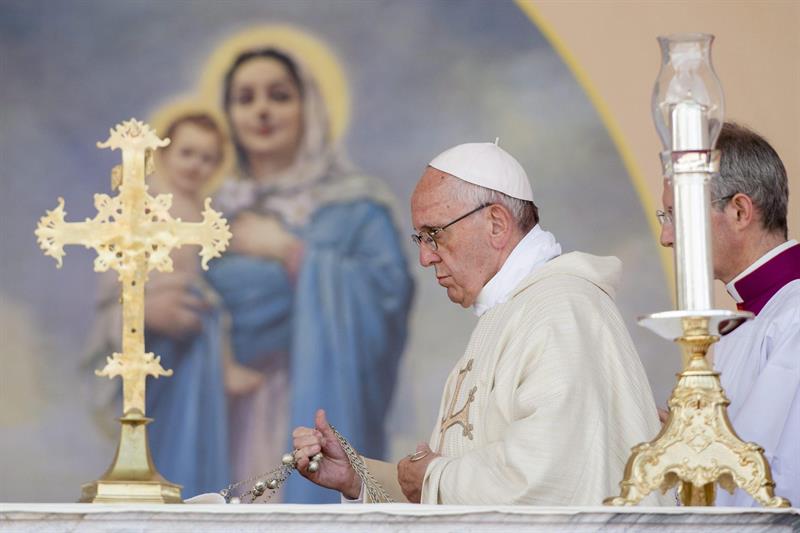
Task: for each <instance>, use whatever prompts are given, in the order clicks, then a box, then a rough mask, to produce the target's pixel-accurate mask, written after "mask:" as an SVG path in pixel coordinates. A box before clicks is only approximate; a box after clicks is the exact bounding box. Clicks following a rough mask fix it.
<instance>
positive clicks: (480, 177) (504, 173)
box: [429, 143, 533, 202]
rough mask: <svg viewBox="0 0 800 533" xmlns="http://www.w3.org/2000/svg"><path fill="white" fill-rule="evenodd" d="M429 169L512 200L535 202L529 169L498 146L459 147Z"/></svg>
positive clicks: (444, 153)
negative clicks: (498, 193)
mask: <svg viewBox="0 0 800 533" xmlns="http://www.w3.org/2000/svg"><path fill="white" fill-rule="evenodd" d="M429 166H431V167H433V168H435V169H437V170H441V171H442V172H446V173H447V174H450V175H451V176H455V177H456V178H458V179H461V180H464V181H467V182H469V183H473V184H475V185H480V186H481V187H486V188H487V189H492V190H493V191H498V192H501V193H503V194H507V195H508V196H511V197H512V198H517V199H519V200H527V201H530V202H532V201H533V190H532V189H531V183H530V181H528V175H527V174H526V173H525V169H524V168H522V165H520V164H519V162H518V161H517V160H516V159H514V157H513V156H512V155H511V154H509V153H508V152H506V151H505V150H503V149H502V148H500V147H499V146H497V144H496V143H466V144H459V145H458V146H455V147H453V148H450V149H449V150H446V151H444V152H442V153H441V154H439V155H437V156H436V157H434V158H433V160H432V161H431V162H430V163H429Z"/></svg>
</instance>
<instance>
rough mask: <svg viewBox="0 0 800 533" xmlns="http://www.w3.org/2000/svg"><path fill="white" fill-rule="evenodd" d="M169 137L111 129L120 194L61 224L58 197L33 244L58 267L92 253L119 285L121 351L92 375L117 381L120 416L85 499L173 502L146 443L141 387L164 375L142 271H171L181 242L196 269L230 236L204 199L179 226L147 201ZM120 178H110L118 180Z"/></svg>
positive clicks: (171, 487) (133, 125)
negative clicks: (107, 457)
mask: <svg viewBox="0 0 800 533" xmlns="http://www.w3.org/2000/svg"><path fill="white" fill-rule="evenodd" d="M169 142H170V141H169V139H163V140H162V139H159V138H158V136H156V134H155V132H154V131H153V130H152V129H151V128H150V127H149V126H148V125H147V124H145V123H143V122H140V121H137V120H135V119H131V120H128V121H126V122H123V123H122V124H119V125H117V126H116V128H114V129H112V130H111V131H110V136H109V138H108V140H106V141H105V142H103V143H97V146H98V148H111V149H112V150H116V149H120V150H121V151H122V183H121V185H120V186H119V194H118V195H117V196H115V197H110V196H108V195H106V194H95V196H94V205H95V207H96V208H97V215H96V216H95V217H94V218H93V219H87V220H86V221H84V222H70V223H68V222H65V221H64V218H65V215H66V212H65V211H64V200H63V199H62V198H59V199H58V207H56V208H55V209H53V210H52V211H48V212H47V214H46V215H45V216H43V217H42V218H41V220H40V221H39V224H38V226H37V228H36V237H37V239H38V242H39V246H40V247H41V248H42V250H43V251H44V253H45V255H49V256H50V257H53V258H54V259H55V260H56V262H57V263H58V267H59V268H60V267H61V265H62V259H63V257H64V245H66V244H82V245H84V246H86V247H87V248H94V249H95V250H96V251H97V257H96V258H95V261H94V269H95V271H96V272H105V271H107V270H108V269H113V270H115V271H117V273H118V274H119V281H120V282H121V283H122V298H121V303H122V351H121V353H114V354H113V355H111V356H110V357H108V358H107V363H106V365H105V367H104V368H103V369H102V370H96V371H95V373H96V374H97V375H98V376H107V377H108V378H109V379H111V378H114V377H116V376H119V377H121V378H122V391H123V392H122V397H123V413H122V418H120V423H121V424H122V429H121V434H120V441H119V445H118V447H117V453H116V456H115V457H114V460H113V462H112V464H111V466H110V467H109V469H108V470H107V471H106V473H105V474H104V475H103V476H102V477H101V478H100V479H98V480H96V481H94V482H92V483H89V484H86V485H84V486H83V490H82V495H81V501H84V502H104V503H121V502H148V503H167V502H180V501H181V497H180V486H179V485H176V484H174V483H170V482H168V481H166V480H165V479H164V478H163V477H161V475H160V474H159V473H158V472H157V471H156V469H155V467H154V466H153V461H152V458H151V456H150V449H149V446H148V442H147V429H146V426H147V424H148V423H149V422H150V421H151V420H152V419H150V418H147V417H146V416H145V386H146V379H147V376H153V377H156V378H158V377H159V376H171V375H172V370H165V369H164V368H163V367H162V366H161V363H160V358H159V357H158V356H156V355H155V354H153V353H145V351H144V285H145V283H146V282H147V278H148V273H149V272H150V271H151V270H153V269H157V270H159V271H161V272H171V271H172V259H171V258H170V256H169V254H170V252H171V251H172V250H173V249H174V248H178V247H180V246H182V245H184V244H198V245H201V250H200V256H201V259H202V260H201V264H202V267H203V269H208V261H209V260H211V259H212V258H214V257H219V256H220V255H221V253H222V251H223V250H224V249H225V248H226V247H227V245H228V241H229V240H230V238H231V233H230V232H229V231H228V224H227V222H226V220H225V219H224V218H222V216H221V215H220V214H219V213H217V212H216V211H214V210H212V209H211V207H210V204H211V200H210V199H206V203H205V210H204V211H203V221H202V222H198V223H186V222H182V221H181V220H180V219H177V220H176V219H173V218H172V217H171V216H170V214H169V208H170V206H171V205H172V195H170V194H159V195H158V196H156V197H152V196H150V195H149V194H148V193H147V185H146V184H145V174H146V170H145V167H146V159H147V157H148V155H149V154H152V152H153V151H154V150H156V149H158V148H160V147H164V146H167V145H168V144H169ZM118 177H119V176H117V178H118Z"/></svg>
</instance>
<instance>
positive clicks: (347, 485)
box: [292, 409, 439, 503]
mask: <svg viewBox="0 0 800 533" xmlns="http://www.w3.org/2000/svg"><path fill="white" fill-rule="evenodd" d="M292 438H293V444H294V448H295V452H294V454H295V460H296V462H297V470H298V471H299V472H300V474H301V475H302V476H303V477H305V478H306V479H308V480H309V481H312V482H313V483H316V484H317V485H320V486H322V487H326V488H329V489H334V490H338V491H339V492H341V493H342V494H343V495H344V496H345V497H347V498H349V499H351V500H353V499H355V498H358V496H359V494H360V493H361V478H359V477H358V474H357V473H356V472H355V470H353V467H352V466H351V465H350V461H349V459H348V458H347V454H345V452H344V449H342V445H341V443H340V442H339V439H338V438H336V435H335V434H334V432H333V428H331V426H330V424H328V421H327V419H326V418H325V411H323V410H322V409H320V410H319V411H317V415H316V419H315V427H314V428H307V427H298V428H296V429H295V430H294V431H293V432H292ZM319 452H322V454H323V455H324V456H325V457H324V459H323V460H322V461H321V462H320V466H319V469H318V470H317V471H316V472H310V471H309V470H308V465H309V463H310V459H309V458H310V457H313V456H314V455H316V454H317V453H319ZM417 452H418V453H417V454H414V455H416V457H412V456H409V457H406V458H405V459H403V460H402V461H400V462H399V463H398V464H397V481H398V483H399V484H400V488H401V489H402V491H403V494H404V495H405V497H406V498H407V499H408V501H410V502H412V503H419V501H420V497H421V495H422V482H423V480H424V479H425V471H426V470H427V469H428V465H429V464H430V462H431V461H433V460H434V459H435V458H436V457H439V455H438V454H436V453H434V452H433V451H431V449H430V448H429V447H428V445H427V444H426V443H421V444H419V445H418V446H417Z"/></svg>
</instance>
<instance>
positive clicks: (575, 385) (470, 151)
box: [293, 143, 659, 505]
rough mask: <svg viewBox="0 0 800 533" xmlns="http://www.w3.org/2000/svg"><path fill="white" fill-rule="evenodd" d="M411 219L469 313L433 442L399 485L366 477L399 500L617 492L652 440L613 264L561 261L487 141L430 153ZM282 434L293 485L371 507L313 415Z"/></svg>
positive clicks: (575, 498)
mask: <svg viewBox="0 0 800 533" xmlns="http://www.w3.org/2000/svg"><path fill="white" fill-rule="evenodd" d="M411 215H412V222H413V225H414V228H415V232H416V233H414V234H413V235H412V239H413V240H414V242H415V243H416V244H417V245H418V246H419V262H420V264H421V265H422V266H423V267H428V268H431V269H432V270H433V271H434V272H435V275H436V279H437V281H438V282H439V285H441V286H442V287H443V288H444V289H445V290H446V291H447V296H448V298H449V299H450V300H451V301H452V302H453V303H456V304H459V305H460V306H462V307H464V308H472V310H473V312H474V313H475V314H476V315H477V316H478V317H480V318H479V320H478V323H477V326H476V327H475V330H474V331H473V333H472V336H471V338H470V340H469V343H468V345H467V347H466V350H465V352H464V355H463V356H462V357H461V358H460V359H458V361H456V363H455V366H454V367H453V370H452V371H451V373H450V375H449V377H448V378H447V382H446V383H445V386H444V390H443V393H442V399H441V403H440V406H439V415H438V417H437V422H436V424H435V426H434V428H433V431H432V434H431V437H430V440H429V441H428V442H427V443H423V444H420V445H419V447H418V448H417V451H416V453H414V454H411V455H410V456H408V457H406V458H405V459H403V460H401V461H400V462H399V463H398V464H397V467H396V476H394V475H390V476H380V475H379V474H377V473H376V474H375V475H376V477H379V478H380V477H382V479H381V482H382V483H383V484H384V486H385V487H386V489H387V491H388V492H389V493H394V494H400V495H401V496H402V497H404V498H405V499H406V500H408V501H410V502H422V503H427V504H474V505H481V504H527V505H599V504H600V502H602V500H603V498H604V497H606V496H607V495H608V494H611V493H613V492H615V491H616V489H617V485H618V483H619V481H620V479H621V478H622V474H623V469H624V467H625V462H626V460H627V457H628V455H629V453H630V449H631V447H633V446H634V445H636V444H638V443H640V442H643V441H648V440H650V439H652V438H653V437H654V436H655V435H656V434H657V433H658V431H659V423H658V416H657V413H656V407H655V403H654V401H653V395H652V392H651V390H650V386H649V383H648V381H647V377H646V376H645V373H644V369H643V367H642V364H641V361H640V360H639V357H638V355H637V353H636V350H635V348H634V346H633V343H632V341H631V338H630V336H629V333H628V331H627V330H626V328H625V325H624V322H623V320H622V318H621V317H620V313H619V311H618V309H617V307H616V305H615V303H614V294H615V290H616V286H617V284H618V282H619V279H620V276H621V263H620V261H619V260H618V259H617V258H615V257H597V256H593V255H589V254H585V253H581V252H571V253H565V254H562V253H561V246H560V245H559V243H558V242H557V240H556V237H555V236H554V235H553V234H552V233H550V232H548V231H546V230H544V229H543V228H542V226H541V225H540V224H539V212H538V208H537V206H536V204H534V201H533V192H532V189H531V185H530V181H529V179H528V176H527V175H526V173H525V170H524V169H523V168H522V166H521V165H520V164H519V163H518V162H517V161H516V159H514V158H513V157H512V156H511V155H510V154H508V153H507V152H506V151H504V150H503V149H501V148H500V147H499V146H497V144H496V143H469V144H462V145H459V146H456V147H454V148H451V149H450V150H447V151H445V152H444V153H442V154H440V155H439V156H437V157H435V158H434V159H433V160H432V161H431V162H430V164H429V165H428V166H427V168H426V169H425V171H424V173H423V174H422V177H421V178H420V180H419V182H418V183H417V186H416V189H415V190H414V193H413V195H412V198H411ZM293 439H294V446H295V448H296V452H295V457H296V458H297V467H298V470H299V471H300V472H301V473H302V475H303V476H305V477H306V478H308V479H309V480H311V481H312V482H315V483H317V484H319V485H322V486H325V487H328V488H331V489H335V490H338V491H339V492H341V493H342V495H343V497H344V498H345V499H346V500H359V499H361V500H365V499H367V498H365V497H364V490H363V487H362V483H361V480H360V478H359V477H358V475H357V474H356V472H355V471H354V470H353V469H352V468H351V467H350V463H349V462H348V460H347V457H346V456H345V454H344V452H343V450H342V448H341V446H340V445H339V441H338V440H337V439H336V437H335V436H334V434H333V432H332V430H331V428H330V426H329V424H328V422H327V420H326V418H325V413H324V412H322V411H319V412H317V415H316V420H315V426H314V427H313V428H311V427H299V428H296V429H295V430H294V432H293ZM319 452H322V453H323V454H324V456H325V458H324V460H322V461H321V462H320V463H319V468H312V469H311V470H315V471H313V472H312V471H310V470H309V468H308V467H309V462H310V460H309V458H311V457H313V456H314V455H316V454H317V453H319ZM370 464H371V465H375V464H376V463H370ZM371 470H372V467H371ZM376 470H381V468H380V466H378V467H376ZM658 498H659V496H654V497H653V499H654V500H657V499H658ZM651 503H652V502H651Z"/></svg>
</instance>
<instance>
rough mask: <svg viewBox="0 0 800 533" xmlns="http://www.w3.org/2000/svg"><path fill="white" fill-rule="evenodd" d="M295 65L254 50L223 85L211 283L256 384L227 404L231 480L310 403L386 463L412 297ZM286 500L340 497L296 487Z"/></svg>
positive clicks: (284, 436)
mask: <svg viewBox="0 0 800 533" xmlns="http://www.w3.org/2000/svg"><path fill="white" fill-rule="evenodd" d="M303 59H304V58H303V57H296V56H295V55H294V54H293V53H292V52H291V51H289V50H288V48H286V47H281V46H277V45H276V46H272V45H270V46H268V47H254V48H250V49H247V50H244V51H241V52H239V53H238V54H237V55H236V56H235V58H234V59H233V62H232V63H231V64H230V65H229V67H228V69H227V71H226V73H225V76H224V84H223V85H224V88H223V95H222V103H223V107H224V111H225V114H226V116H227V119H228V123H229V126H230V131H231V137H232V140H233V143H234V146H235V149H236V154H237V161H238V172H237V173H236V175H235V176H232V177H231V178H230V179H229V180H227V181H226V182H225V183H224V184H223V186H222V187H221V189H220V192H219V194H218V195H217V198H216V200H215V204H216V205H217V206H218V207H219V208H221V209H222V210H223V211H224V212H225V214H226V216H227V218H228V220H229V221H230V222H231V227H232V232H233V235H234V237H233V240H232V243H231V249H230V252H229V253H227V254H226V255H225V256H223V258H221V259H220V260H219V261H217V263H216V264H215V265H213V268H212V270H211V271H210V272H209V275H208V279H209V281H210V283H211V285H212V286H213V287H214V288H215V290H216V291H217V292H218V293H219V294H220V296H221V297H222V300H223V302H224V305H225V307H226V308H227V310H228V311H229V312H230V315H231V319H232V342H233V352H234V355H235V358H236V360H237V362H239V363H241V364H244V365H247V366H248V367H249V368H251V369H254V370H257V371H260V372H262V373H263V377H264V382H263V384H262V385H261V387H259V388H258V389H257V390H256V391H255V392H253V393H251V394H246V395H239V396H237V397H235V398H233V397H232V398H231V399H230V414H231V417H230V420H231V426H232V427H231V432H230V435H231V452H232V454H233V456H234V463H233V470H234V476H235V477H239V478H240V479H241V478H247V477H251V476H253V475H256V474H258V473H260V472H261V471H264V470H267V469H269V468H271V467H273V466H274V464H275V463H276V460H277V459H278V458H279V457H280V456H281V454H282V453H283V452H285V451H286V447H287V446H288V445H289V442H290V439H289V437H288V430H289V428H291V427H295V426H297V425H301V424H307V423H308V422H309V420H308V419H307V418H308V416H310V415H309V413H314V412H315V410H316V409H317V408H320V407H321V408H323V409H325V410H326V411H327V412H328V416H329V418H330V419H331V420H332V421H333V423H334V424H336V425H337V427H338V429H339V430H340V431H341V432H342V433H343V434H344V435H346V436H347V437H348V438H349V439H350V441H351V442H352V443H353V445H354V446H355V447H356V448H357V449H358V450H359V451H360V452H362V453H365V454H367V455H370V456H373V457H375V456H383V455H384V454H385V452H386V433H385V430H384V421H385V418H386V414H387V411H388V408H389V404H390V401H391V398H392V393H393V390H394V386H395V381H396V375H397V369H398V362H399V359H400V356H401V354H402V351H403V347H404V343H405V339H406V331H407V319H408V313H409V307H410V304H411V299H412V293H413V284H412V280H411V277H410V275H409V272H408V269H407V262H406V258H405V256H404V254H403V251H402V246H401V244H400V240H399V237H398V232H397V228H396V227H395V222H394V220H393V215H392V209H391V205H392V199H391V196H390V194H389V193H388V192H387V190H386V187H385V186H384V185H383V183H382V182H381V181H379V180H376V179H374V178H370V177H367V176H364V175H362V174H360V173H359V172H357V171H356V170H355V169H354V168H353V166H352V165H351V164H350V163H349V162H348V160H347V158H346V157H345V155H344V152H343V150H342V149H341V148H339V147H338V146H337V145H336V143H335V142H333V140H332V135H331V128H330V126H329V115H328V111H327V108H326V102H325V100H324V98H323V96H322V94H321V91H320V89H319V86H318V84H317V82H316V80H315V79H314V77H313V76H312V75H311V73H310V72H309V71H308V70H307V68H306V67H305V66H304V63H303ZM293 481H294V483H293ZM283 497H284V500H285V501H289V502H303V503H317V502H327V501H338V495H336V494H334V493H332V492H329V491H325V490H324V489H320V488H319V487H316V486H313V485H311V484H309V483H303V482H302V480H299V479H297V480H290V482H289V483H288V484H287V486H286V490H285V493H284V495H283Z"/></svg>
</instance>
